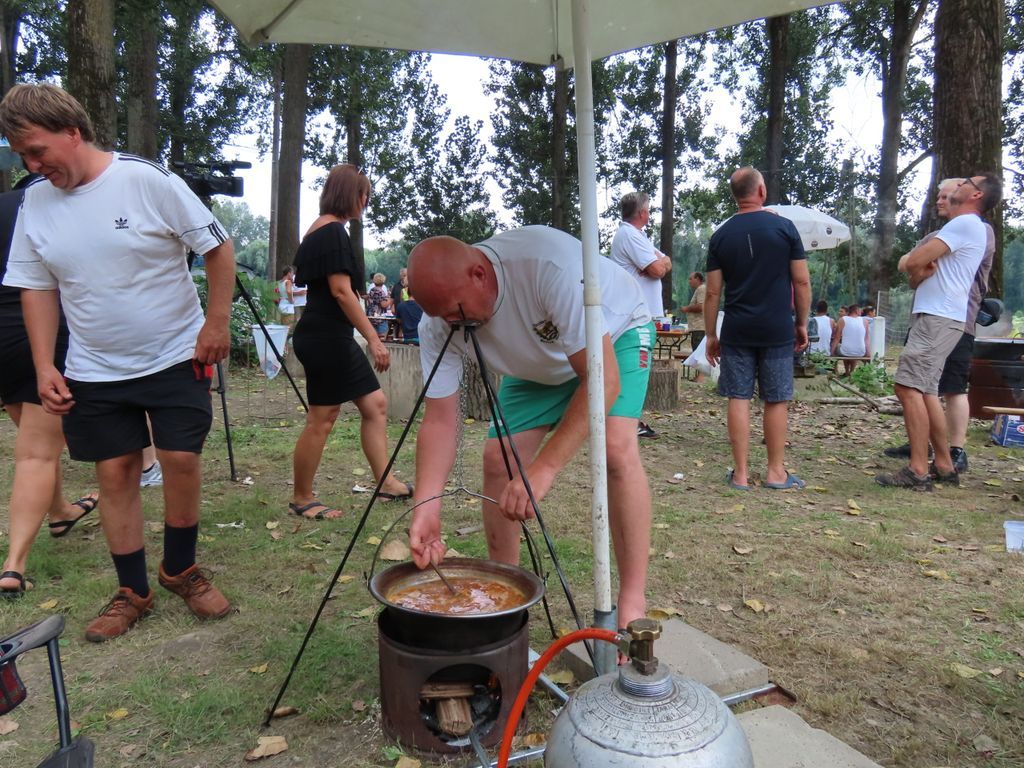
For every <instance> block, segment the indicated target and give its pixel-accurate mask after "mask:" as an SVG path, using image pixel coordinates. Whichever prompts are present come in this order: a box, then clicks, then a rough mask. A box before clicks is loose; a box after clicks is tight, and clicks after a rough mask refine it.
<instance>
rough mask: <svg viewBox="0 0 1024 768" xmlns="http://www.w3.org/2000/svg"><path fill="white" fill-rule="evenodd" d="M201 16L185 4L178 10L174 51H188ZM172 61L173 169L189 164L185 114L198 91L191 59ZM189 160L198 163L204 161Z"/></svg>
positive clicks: (169, 89)
mask: <svg viewBox="0 0 1024 768" xmlns="http://www.w3.org/2000/svg"><path fill="white" fill-rule="evenodd" d="M199 13H200V9H199V8H198V7H196V6H190V5H186V4H184V3H183V4H180V6H179V7H178V8H177V9H176V11H175V14H176V15H174V16H173V17H172V18H173V20H174V26H173V30H172V31H171V33H170V41H169V45H170V47H171V50H183V51H184V50H188V39H189V36H190V35H191V34H192V32H193V30H194V29H195V26H196V22H197V21H198V19H199ZM172 61H173V63H172V65H171V71H170V73H169V76H168V77H167V79H166V80H165V82H164V87H165V88H166V89H167V94H168V99H167V100H168V103H169V105H170V110H169V111H170V120H169V122H170V129H171V130H170V134H171V136H170V160H171V165H172V166H173V165H174V164H175V163H182V162H185V160H186V157H185V146H186V131H185V124H186V117H185V112H186V110H187V109H188V105H189V102H190V101H191V98H192V92H193V90H194V89H195V82H196V72H195V69H194V66H195V65H194V63H193V62H192V61H191V57H190V56H187V55H186V56H176V57H174V59H173V60H172ZM187 159H189V160H191V161H196V160H199V159H201V158H196V157H192V158H187Z"/></svg>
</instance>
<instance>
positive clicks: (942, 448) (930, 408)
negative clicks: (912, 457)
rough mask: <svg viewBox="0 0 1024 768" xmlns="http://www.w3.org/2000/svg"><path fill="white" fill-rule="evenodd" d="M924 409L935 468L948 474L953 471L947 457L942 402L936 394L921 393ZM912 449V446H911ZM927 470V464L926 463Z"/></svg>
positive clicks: (946, 438) (947, 441) (944, 415)
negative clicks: (926, 414)
mask: <svg viewBox="0 0 1024 768" xmlns="http://www.w3.org/2000/svg"><path fill="white" fill-rule="evenodd" d="M922 398H923V400H924V406H925V409H926V410H927V412H928V438H929V440H930V441H931V444H932V452H933V453H934V454H935V468H936V469H937V470H938V471H939V472H943V473H945V474H949V473H950V472H952V471H953V460H952V459H951V458H950V457H949V438H948V437H947V433H946V414H945V412H944V411H943V410H942V402H941V401H940V400H939V397H938V395H922ZM911 451H913V446H911ZM927 460H928V448H927V446H925V461H926V462H927ZM926 471H927V465H926Z"/></svg>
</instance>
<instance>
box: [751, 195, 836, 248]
mask: <svg viewBox="0 0 1024 768" xmlns="http://www.w3.org/2000/svg"><path fill="white" fill-rule="evenodd" d="M765 208H767V209H768V210H769V211H775V212H776V213H777V214H779V216H782V217H784V218H787V219H789V220H790V221H792V222H793V223H794V224H795V225H796V231H797V232H799V233H800V239H801V240H802V241H803V243H804V250H805V251H822V250H826V249H828V248H835V247H836V246H838V245H839V244H840V243H845V242H846V241H847V240H849V239H850V228H849V227H848V226H846V225H845V224H843V222H841V221H839V219H835V218H832V217H831V216H829V215H828V214H827V213H823V212H822V211H819V210H817V209H815V208H805V207H804V206H802V205H766V206H765Z"/></svg>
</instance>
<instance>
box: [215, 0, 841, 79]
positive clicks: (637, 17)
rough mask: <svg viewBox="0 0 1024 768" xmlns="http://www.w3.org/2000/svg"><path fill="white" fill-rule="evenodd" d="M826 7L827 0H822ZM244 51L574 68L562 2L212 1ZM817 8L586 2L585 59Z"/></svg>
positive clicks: (766, 0)
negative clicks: (353, 49)
mask: <svg viewBox="0 0 1024 768" xmlns="http://www.w3.org/2000/svg"><path fill="white" fill-rule="evenodd" d="M829 2H835V0H829ZM212 4H213V5H214V6H216V7H217V8H219V9H220V10H221V12H222V13H223V14H224V15H225V16H227V17H228V19H229V20H230V21H231V23H232V24H234V25H235V26H236V27H237V28H238V30H239V31H240V32H241V33H242V35H243V36H244V37H245V38H246V39H247V40H248V41H249V42H251V43H263V42H274V43H343V44H345V45H361V46H366V47H369V48H396V49H401V50H409V51H434V52H437V53H465V54H471V55H475V56H494V57H497V58H502V59H515V60H517V61H528V62H532V63H534V64H544V65H547V64H550V63H551V57H552V56H553V55H556V54H557V55H561V56H562V58H563V59H565V61H566V63H567V64H568V65H569V66H572V65H573V62H574V61H575V47H574V45H573V37H572V35H573V30H572V11H571V5H572V3H571V0H212ZM827 4H828V2H822V0H589V2H587V3H585V5H586V6H587V7H586V12H587V13H588V14H589V16H590V18H591V20H592V21H591V24H590V30H589V32H590V34H589V54H590V58H591V59H592V60H596V59H603V58H604V57H606V56H610V55H611V54H613V53H620V52H622V51H629V50H632V49H634V48H640V47H641V46H645V45H651V44H652V43H659V42H664V41H666V40H675V39H677V38H680V37H686V36H688V35H694V34H699V33H701V32H706V31H708V30H709V29H718V28H720V27H728V26H731V25H733V24H738V23H740V22H743V21H748V20H750V19H756V18H764V17H768V16H779V15H782V14H786V13H792V12H793V11H799V10H802V9H804V8H809V7H811V6H815V5H827Z"/></svg>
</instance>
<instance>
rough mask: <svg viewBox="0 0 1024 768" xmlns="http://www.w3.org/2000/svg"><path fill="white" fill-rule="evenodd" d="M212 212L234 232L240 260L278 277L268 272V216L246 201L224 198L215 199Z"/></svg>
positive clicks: (233, 236)
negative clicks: (251, 207) (258, 212)
mask: <svg viewBox="0 0 1024 768" xmlns="http://www.w3.org/2000/svg"><path fill="white" fill-rule="evenodd" d="M213 213H214V215H215V216H216V217H217V219H218V221H220V223H221V224H223V225H224V228H225V229H226V230H227V231H228V232H229V233H230V234H231V239H232V241H233V242H234V244H235V258H236V260H237V261H238V263H239V264H245V265H246V266H247V267H251V268H252V269H253V270H255V271H256V272H258V273H259V274H261V275H264V276H266V277H269V278H273V277H276V276H275V275H270V274H268V265H267V254H268V251H269V249H270V244H269V238H270V222H269V221H268V220H267V218H266V217H265V216H259V215H257V214H254V213H253V212H252V210H251V209H250V208H249V206H248V205H246V204H245V203H243V202H235V201H232V200H224V199H217V200H215V201H214V203H213Z"/></svg>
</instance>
